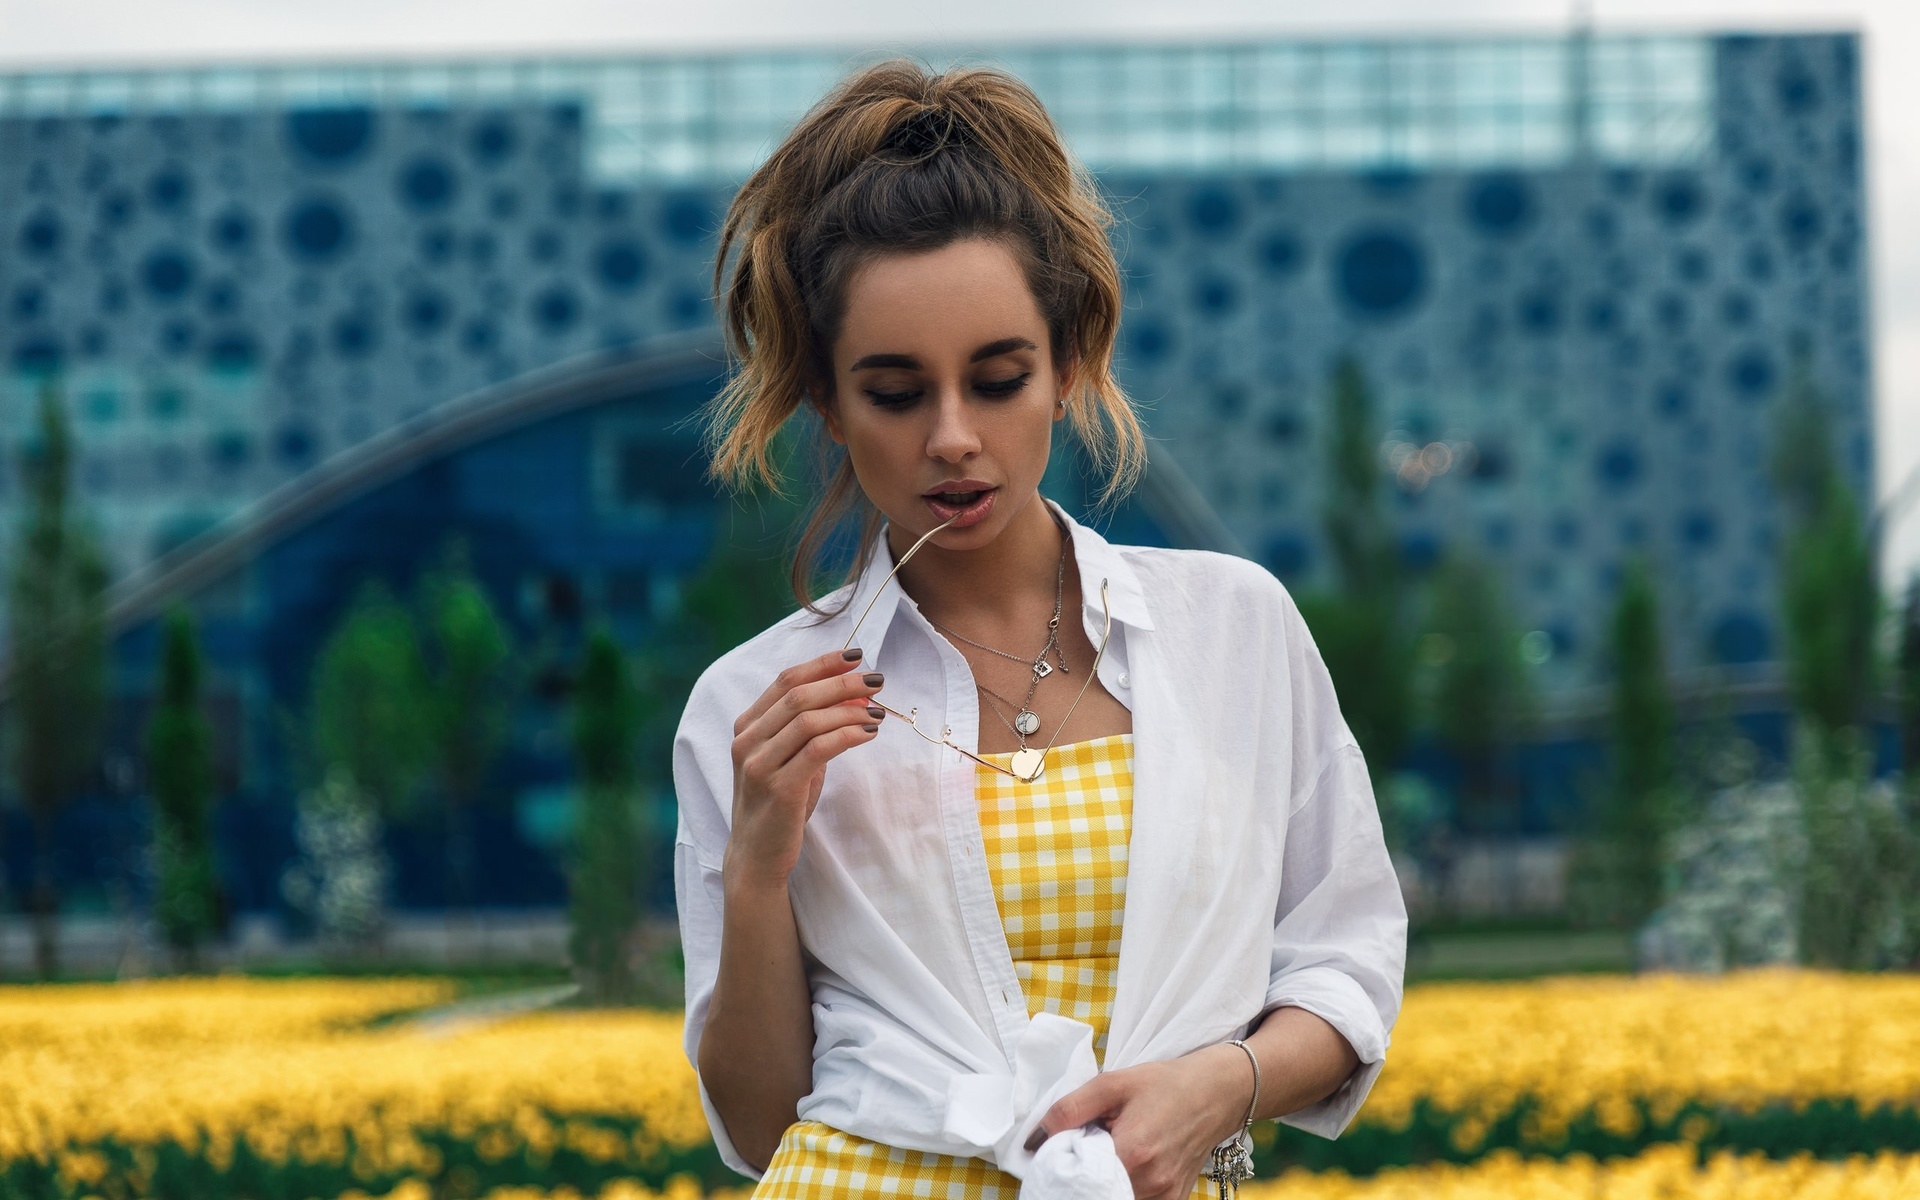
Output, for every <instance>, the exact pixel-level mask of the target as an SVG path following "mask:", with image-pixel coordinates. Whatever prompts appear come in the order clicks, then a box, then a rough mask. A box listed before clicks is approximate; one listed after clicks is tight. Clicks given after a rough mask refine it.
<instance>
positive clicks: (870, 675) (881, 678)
mask: <svg viewBox="0 0 1920 1200" xmlns="http://www.w3.org/2000/svg"><path fill="white" fill-rule="evenodd" d="M886 681H887V677H886V676H885V675H882V674H881V673H880V672H878V671H868V672H867V686H868V687H879V686H880V685H881V684H883V683H885V682H886Z"/></svg>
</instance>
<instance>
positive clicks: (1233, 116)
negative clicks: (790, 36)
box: [0, 34, 1713, 184]
mask: <svg viewBox="0 0 1920 1200" xmlns="http://www.w3.org/2000/svg"><path fill="white" fill-rule="evenodd" d="M871 57H872V56H856V55H849V54H845V53H835V52H810V53H777V54H774V53H770V54H751V55H728V56H716V57H704V58H696V57H673V58H628V59H584V58H583V59H539V60H525V61H498V62H437V63H391V64H384V65H333V66H281V67H258V68H246V67H231V66H228V67H207V68H201V69H191V70H152V71H125V72H103V71H73V72H57V71H41V72H33V73H17V74H12V75H0V118H4V117H7V116H90V115H97V114H123V115H125V114H134V113H140V112H183V111H197V112H198V111H205V112H221V111H227V112H245V111H253V110H259V109H274V108H314V107H332V106H353V105H364V106H369V107H373V108H407V107H413V106H446V107H469V106H486V105H503V104H504V105H512V106H518V105H536V104H546V103H556V102H558V103H572V104H578V105H580V106H581V108H582V110H583V111H584V112H585V113H586V115H587V133H586V148H587V163H588V166H589V171H590V173H591V175H592V176H593V178H594V179H595V180H596V181H598V182H603V183H618V184H643V183H689V182H708V183H711V182H722V183H724V182H728V181H734V182H737V181H738V180H740V179H742V178H744V177H745V176H746V174H747V173H748V172H749V171H751V170H752V169H753V167H754V166H755V165H756V164H757V163H758V162H759V161H760V159H761V158H762V157H763V156H764V155H765V154H766V153H767V151H768V150H769V148H770V147H771V146H772V145H773V143H774V142H775V141H776V140H777V139H778V138H779V137H780V136H781V134H782V133H783V132H784V131H785V130H786V129H787V128H788V127H789V126H791V125H792V123H793V122H794V120H795V119H796V118H797V117H798V116H799V115H800V114H801V113H802V112H803V111H805V109H806V107H807V106H808V105H809V104H811V103H813V101H815V100H816V99H818V98H819V97H820V96H821V95H822V94H824V93H825V91H826V90H827V89H828V88H829V87H831V86H832V84H833V83H834V81H835V80H837V79H839V78H840V77H841V76H842V75H843V74H844V73H845V72H846V71H847V70H848V69H850V68H851V67H853V66H856V65H858V64H859V63H861V62H863V61H868V60H870V59H871ZM924 57H926V58H927V59H928V61H931V62H933V63H935V64H936V65H945V64H949V63H956V62H984V63H993V64H997V65H1000V66H1004V67H1006V68H1008V69H1009V70H1012V71H1013V72H1015V73H1016V74H1018V75H1019V76H1020V77H1021V78H1023V79H1025V80H1027V81H1028V82H1029V83H1030V84H1032V85H1033V87H1034V90H1035V91H1036V92H1038V93H1039V95H1040V97H1041V99H1042V100H1044V101H1045V102H1046V103H1047V106H1048V109H1049V111H1051V112H1052V114H1053V116H1054V119H1055V120H1056V121H1057V122H1058V123H1059V125H1060V128H1061V130H1062V131H1063V132H1064V133H1065V135H1066V137H1067V139H1068V141H1069V142H1071V143H1072V145H1073V146H1074V147H1075V149H1076V150H1077V151H1078V153H1079V154H1080V156H1081V158H1082V159H1083V160H1084V161H1085V162H1086V163H1087V164H1088V166H1090V167H1091V168H1093V169H1094V170H1096V171H1101V170H1114V169H1139V170H1156V171H1167V170H1175V171H1178V170H1190V171H1206V170H1223V169H1284V170H1298V169H1312V168H1369V167H1383V166H1405V167H1484V166H1491V165H1510V166H1519V165H1531V166H1544V165H1550V164H1554V163H1561V162H1567V161H1573V160H1577V159H1580V158H1583V157H1591V158H1596V159H1599V160H1602V161H1606V162H1612V163H1624V164H1660V163H1681V162H1691V161H1697V160H1698V159H1700V158H1701V157H1702V156H1703V155H1705V154H1706V153H1708V151H1709V149H1710V145H1711V141H1712V134H1713V113H1712V97H1713V55H1712V52H1711V44H1710V42H1709V40H1708V39H1706V38H1703V37H1689V36H1654V35H1641V36H1626V35H1611V34H1609V35H1602V36H1580V37H1572V38H1566V37H1532V38H1502V39H1486V40H1444V41H1441V40H1435V41H1367V42H1358V41H1324V42H1289V43H1281V44H1277V45H1258V44H1255V45H1220V46H1157V45H1156V46H1145V45H1143V46H1052V47H1037V48H1007V49H1002V50H989V51H982V52H977V53H965V54H960V53H951V52H948V53H938V52H936V53H930V54H927V55H925V56H924Z"/></svg>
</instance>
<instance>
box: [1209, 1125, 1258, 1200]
mask: <svg viewBox="0 0 1920 1200" xmlns="http://www.w3.org/2000/svg"><path fill="white" fill-rule="evenodd" d="M1207 1178H1208V1179H1211V1180H1213V1185H1214V1187H1216V1188H1218V1189H1219V1191H1220V1200H1231V1197H1234V1196H1237V1195H1238V1194H1239V1192H1240V1181H1241V1180H1242V1179H1252V1178H1253V1155H1251V1154H1249V1153H1248V1152H1247V1140H1246V1136H1245V1135H1244V1134H1240V1135H1236V1136H1235V1137H1234V1139H1233V1140H1232V1141H1231V1142H1228V1143H1227V1144H1226V1145H1224V1146H1215V1147H1214V1148H1213V1158H1212V1160H1211V1165H1210V1166H1208V1168H1207Z"/></svg>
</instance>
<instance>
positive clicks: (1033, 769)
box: [1010, 746, 1047, 783]
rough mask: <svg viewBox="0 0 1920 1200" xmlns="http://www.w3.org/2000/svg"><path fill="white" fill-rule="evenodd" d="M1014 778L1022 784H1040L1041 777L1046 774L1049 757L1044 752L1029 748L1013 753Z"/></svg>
mask: <svg viewBox="0 0 1920 1200" xmlns="http://www.w3.org/2000/svg"><path fill="white" fill-rule="evenodd" d="M1010 765H1011V766H1012V768H1013V776H1014V778H1015V779H1018V780H1020V781H1021V782H1022V783H1039V782H1040V776H1042V775H1043V774H1045V773H1046V766H1047V756H1046V753H1045V752H1044V751H1041V750H1035V749H1033V748H1032V747H1031V746H1029V747H1028V748H1027V749H1025V750H1015V751H1014V752H1013V762H1012V763H1011V764H1010Z"/></svg>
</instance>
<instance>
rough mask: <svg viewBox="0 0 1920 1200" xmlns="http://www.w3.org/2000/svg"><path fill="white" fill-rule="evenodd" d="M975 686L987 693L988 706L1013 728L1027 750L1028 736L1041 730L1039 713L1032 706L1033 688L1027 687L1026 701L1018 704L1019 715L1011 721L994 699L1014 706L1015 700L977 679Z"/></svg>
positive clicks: (1023, 748) (1002, 721) (1021, 745)
mask: <svg viewBox="0 0 1920 1200" xmlns="http://www.w3.org/2000/svg"><path fill="white" fill-rule="evenodd" d="M1034 682H1035V683H1038V682H1039V681H1038V680H1035V681H1034ZM973 686H975V687H977V688H979V689H980V691H981V692H982V693H983V694H985V695H986V697H987V707H988V708H990V709H992V710H993V715H994V716H996V717H999V718H1000V723H1001V724H1002V725H1005V726H1006V727H1007V728H1008V729H1011V730H1013V735H1014V736H1015V737H1017V738H1019V739H1020V749H1022V750H1025V749H1026V748H1027V738H1028V736H1029V735H1031V734H1035V733H1039V732H1040V718H1039V716H1038V715H1036V714H1035V713H1034V711H1033V709H1032V707H1031V705H1032V704H1033V689H1032V688H1028V689H1027V698H1026V701H1025V702H1024V703H1022V704H1021V705H1019V706H1018V707H1019V713H1018V715H1016V716H1015V717H1014V718H1013V720H1011V721H1009V720H1007V715H1006V714H1005V713H1003V712H1001V711H1000V705H999V704H995V703H994V701H995V700H998V701H999V702H1000V704H1005V705H1008V706H1012V705H1013V701H1011V700H1009V699H1007V698H1006V697H1005V696H1002V695H1001V694H1000V693H999V692H996V691H994V690H993V689H992V688H989V687H988V686H987V685H986V684H984V683H981V682H980V681H979V680H977V679H976V680H974V681H973ZM1030 717H1031V718H1032V719H1031V720H1028V718H1030Z"/></svg>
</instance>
